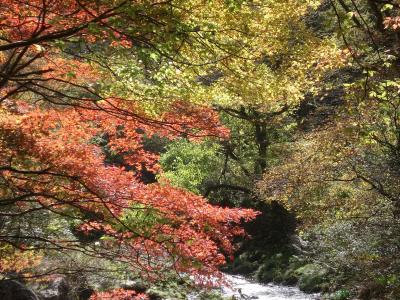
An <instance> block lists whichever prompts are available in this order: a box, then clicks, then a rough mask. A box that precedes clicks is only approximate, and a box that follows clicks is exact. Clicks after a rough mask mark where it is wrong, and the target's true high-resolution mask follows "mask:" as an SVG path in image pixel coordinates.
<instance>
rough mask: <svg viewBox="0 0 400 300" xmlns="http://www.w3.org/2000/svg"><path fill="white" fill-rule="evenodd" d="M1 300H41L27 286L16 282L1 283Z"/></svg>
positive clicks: (3, 281) (2, 281) (5, 281)
mask: <svg viewBox="0 0 400 300" xmlns="http://www.w3.org/2000/svg"><path fill="white" fill-rule="evenodd" d="M0 299H1V300H40V299H39V297H38V296H37V295H36V294H35V293H34V292H33V291H32V290H31V289H30V288H28V287H27V286H25V285H23V284H22V283H20V282H18V281H16V280H1V281H0Z"/></svg>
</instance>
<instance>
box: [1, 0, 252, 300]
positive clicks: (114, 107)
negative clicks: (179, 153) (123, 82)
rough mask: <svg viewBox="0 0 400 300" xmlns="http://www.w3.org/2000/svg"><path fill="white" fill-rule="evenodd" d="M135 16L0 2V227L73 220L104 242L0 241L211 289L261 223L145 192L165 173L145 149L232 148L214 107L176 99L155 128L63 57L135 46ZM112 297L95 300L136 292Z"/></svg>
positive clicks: (127, 9)
mask: <svg viewBox="0 0 400 300" xmlns="http://www.w3.org/2000/svg"><path fill="white" fill-rule="evenodd" d="M152 5H154V6H155V7H157V6H158V5H159V4H157V3H153V4H152ZM133 9H134V4H132V3H131V1H77V0H76V1H75V0H67V1H65V0H64V1H58V0H56V1H50V0H40V1H39V0H38V1H36V0H35V1H31V0H30V1H25V0H21V1H14V0H12V1H6V0H2V1H1V12H0V69H1V71H0V101H1V107H0V144H1V149H2V151H1V153H0V186H1V187H0V209H1V210H0V219H1V218H3V219H5V220H6V222H9V223H12V220H13V219H16V218H29V216H31V215H33V214H36V213H37V212H46V214H53V215H55V216H58V217H61V218H65V219H68V220H70V221H71V220H73V221H74V224H75V228H74V230H75V231H76V232H80V233H81V234H83V235H87V236H90V235H91V234H93V233H96V234H99V235H100V236H101V238H100V239H99V241H98V242H97V243H96V247H93V246H87V245H84V244H82V243H81V242H80V241H79V240H78V239H61V238H59V239H57V238H54V237H48V236H46V235H45V234H44V233H41V232H40V230H39V229H40V228H39V229H38V230H37V231H36V232H35V233H33V234H26V233H25V234H21V233H18V232H14V231H12V230H10V231H8V232H3V231H0V232H1V234H0V247H2V246H3V245H5V246H7V247H10V246H11V247H12V248H13V249H15V251H16V253H20V252H21V251H22V252H24V251H28V252H32V253H36V252H37V253H39V252H40V251H41V250H43V251H47V250H51V251H62V252H64V251H78V252H81V253H84V254H86V255H88V256H91V257H99V258H106V259H110V260H114V261H118V262H121V263H124V264H127V265H129V266H130V268H131V269H132V270H135V272H139V273H140V274H141V275H142V276H144V277H146V278H150V279H156V278H158V277H160V276H162V274H163V272H164V271H165V270H175V271H176V272H177V273H182V272H186V273H190V274H191V275H193V276H194V278H196V279H197V280H198V281H200V282H203V283H207V282H209V281H208V280H209V279H210V277H212V276H213V275H215V274H217V273H218V272H217V270H218V267H219V266H221V265H222V264H224V263H225V255H229V254H231V253H232V251H233V246H232V239H233V238H234V237H235V236H238V235H242V234H243V233H244V232H243V230H242V229H241V228H240V226H239V225H240V224H241V222H242V221H248V220H250V219H252V218H254V216H255V212H254V211H252V210H246V209H227V208H220V207H215V206H211V205H210V204H208V203H207V201H206V199H204V198H202V197H200V196H196V195H193V194H191V193H188V192H186V191H184V190H181V189H178V188H173V187H171V186H169V185H160V184H157V183H155V184H150V185H146V184H144V183H143V182H142V181H141V179H140V178H141V177H140V175H141V172H142V170H144V169H145V170H147V171H150V172H153V173H156V172H158V171H159V166H158V164H157V160H158V156H157V154H156V153H153V152H151V151H148V150H146V149H145V148H144V146H143V139H144V138H151V137H152V136H155V135H157V136H158V137H163V138H167V139H174V138H176V137H179V136H182V135H184V136H186V137H189V138H192V139H200V138H202V137H205V136H213V137H217V138H226V137H227V136H228V134H229V133H228V131H227V130H226V129H225V128H224V127H223V126H221V125H220V123H219V121H218V117H217V115H216V113H215V112H214V111H212V110H211V109H210V108H208V107H206V106H196V105H193V104H190V103H185V102H182V101H173V100H171V103H170V105H169V106H168V107H166V108H165V109H164V113H162V114H160V115H159V116H157V117H154V116H153V117H151V118H150V116H149V115H147V113H146V112H145V111H144V110H143V109H141V108H140V105H139V104H140V99H123V98H121V97H117V96H115V97H113V96H109V95H107V96H105V95H104V94H102V92H101V91H99V90H98V89H97V90H96V88H94V85H95V83H96V81H98V80H100V79H104V78H107V79H108V77H107V76H108V75H107V74H106V73H105V72H104V70H103V71H102V72H99V71H98V69H97V67H96V66H95V65H94V64H93V63H91V62H89V61H88V60H85V59H84V58H83V57H79V55H78V54H79V53H77V55H76V57H74V56H73V55H71V52H69V54H66V53H65V52H63V49H64V48H63V47H64V46H65V44H67V46H68V45H72V44H69V43H72V42H71V40H72V39H75V40H76V39H78V40H80V42H81V43H84V44H87V45H88V44H90V43H91V44H92V45H100V44H101V46H102V47H109V46H110V45H111V47H120V46H121V47H123V48H126V47H132V42H133V41H134V40H136V41H138V40H139V37H137V36H136V37H135V36H133V35H132V32H130V33H129V32H124V28H126V27H127V26H126V24H125V23H130V22H132V23H134V22H136V23H137V21H135V20H136V19H134V18H133V17H132V14H133V12H132V10H133ZM129 16H131V17H132V19H131V18H130V17H129ZM121 20H124V22H125V23H123V22H121ZM139 23H140V22H139ZM133 25H138V24H133ZM137 35H138V36H139V35H140V32H137ZM148 38H149V37H148V36H146V37H145V38H143V39H148ZM143 39H142V41H143ZM60 44H63V47H61V46H60ZM99 138H102V139H103V140H105V141H106V147H107V151H109V152H112V153H115V154H118V155H119V156H120V157H121V160H122V163H121V164H120V165H115V164H112V163H105V159H106V151H105V148H104V147H105V145H104V144H101V143H99V142H98V139H99ZM15 255H16V254H12V255H10V256H9V257H1V259H0V272H2V273H5V272H8V269H7V268H8V267H7V266H8V265H9V260H10V259H11V258H12V257H14V256H15ZM6 260H8V262H7V263H6ZM27 261H29V260H27ZM27 264H28V263H27ZM26 267H27V268H28V267H29V266H28V265H26ZM14 271H18V272H23V268H22V267H19V268H18V270H14ZM107 295H108V296H107ZM107 295H106V294H104V295H103V294H96V295H95V296H93V297H92V298H91V299H106V298H107V297H109V298H110V299H115V298H116V297H117V296H118V297H119V298H121V299H128V298H129V297H130V298H129V299H131V298H132V297H133V292H132V293H131V294H130V292H128V291H114V292H110V293H109V294H107ZM135 297H136V298H137V299H145V298H143V296H141V295H135Z"/></svg>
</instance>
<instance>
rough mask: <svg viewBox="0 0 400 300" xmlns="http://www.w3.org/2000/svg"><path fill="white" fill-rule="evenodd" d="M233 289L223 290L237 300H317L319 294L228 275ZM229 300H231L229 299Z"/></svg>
mask: <svg viewBox="0 0 400 300" xmlns="http://www.w3.org/2000/svg"><path fill="white" fill-rule="evenodd" d="M227 278H228V279H229V281H230V282H231V285H232V287H231V288H223V290H222V293H223V295H224V296H226V297H231V298H232V299H235V300H236V299H237V300H242V299H243V300H250V299H258V300H317V299H319V295H318V294H305V293H303V292H301V291H300V290H299V289H298V288H296V287H287V286H280V285H275V284H265V285H264V284H259V283H254V282H251V281H249V280H248V279H245V278H244V277H242V276H231V275H227ZM228 299H229V298H228Z"/></svg>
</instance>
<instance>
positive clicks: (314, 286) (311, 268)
mask: <svg viewBox="0 0 400 300" xmlns="http://www.w3.org/2000/svg"><path fill="white" fill-rule="evenodd" d="M295 274H296V275H297V276H298V278H299V282H298V283H299V288H300V290H302V291H304V292H308V293H314V292H319V291H321V290H322V287H323V283H325V282H326V276H327V274H328V271H327V269H325V268H324V267H322V266H320V265H317V264H307V265H305V266H303V267H300V268H298V269H297V270H296V271H295Z"/></svg>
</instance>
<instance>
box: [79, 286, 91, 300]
mask: <svg viewBox="0 0 400 300" xmlns="http://www.w3.org/2000/svg"><path fill="white" fill-rule="evenodd" d="M93 293H94V289H92V288H91V287H83V288H80V289H79V290H78V291H77V294H78V299H79V300H89V298H90V296H92V295H93Z"/></svg>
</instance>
